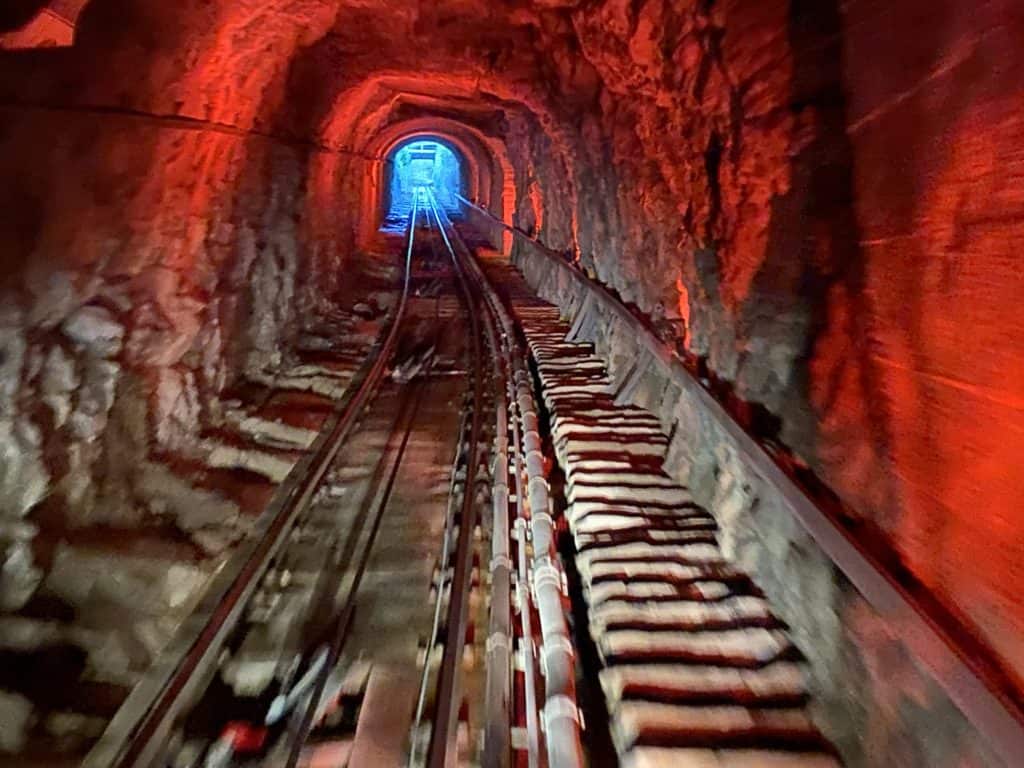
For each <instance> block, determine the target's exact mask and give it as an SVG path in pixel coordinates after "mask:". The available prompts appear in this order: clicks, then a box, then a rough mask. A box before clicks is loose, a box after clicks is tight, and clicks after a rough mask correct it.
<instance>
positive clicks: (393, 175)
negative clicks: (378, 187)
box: [382, 137, 465, 226]
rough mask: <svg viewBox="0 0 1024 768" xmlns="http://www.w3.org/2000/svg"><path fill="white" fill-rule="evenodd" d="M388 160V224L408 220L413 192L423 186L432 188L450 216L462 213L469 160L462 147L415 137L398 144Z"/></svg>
mask: <svg viewBox="0 0 1024 768" xmlns="http://www.w3.org/2000/svg"><path fill="white" fill-rule="evenodd" d="M385 163H386V165H387V167H388V169H389V174H390V178H389V179H388V180H387V182H386V184H385V188H384V192H385V194H384V196H383V200H382V205H383V208H384V209H385V210H386V211H387V213H386V214H385V216H384V221H385V226H388V224H389V223H390V225H391V226H395V225H396V224H398V223H404V221H405V220H406V219H407V218H408V216H409V211H410V209H411V208H412V197H413V194H414V193H415V192H416V190H417V189H418V188H422V187H426V188H429V189H431V191H432V192H433V193H434V195H435V196H436V197H437V200H438V203H439V204H440V205H441V206H442V207H443V208H444V210H445V211H446V212H447V213H448V215H449V216H458V215H459V211H460V209H461V206H460V203H459V198H460V197H461V195H462V189H463V186H462V183H463V182H462V177H463V167H464V164H465V160H463V159H460V158H459V155H458V150H452V149H451V148H450V147H449V146H448V145H447V144H445V142H444V141H443V140H440V139H437V138H433V137H421V138H414V139H409V140H407V141H405V142H403V143H402V144H401V145H399V146H397V147H395V149H393V150H392V152H391V154H390V156H389V157H388V159H387V160H386V161H385Z"/></svg>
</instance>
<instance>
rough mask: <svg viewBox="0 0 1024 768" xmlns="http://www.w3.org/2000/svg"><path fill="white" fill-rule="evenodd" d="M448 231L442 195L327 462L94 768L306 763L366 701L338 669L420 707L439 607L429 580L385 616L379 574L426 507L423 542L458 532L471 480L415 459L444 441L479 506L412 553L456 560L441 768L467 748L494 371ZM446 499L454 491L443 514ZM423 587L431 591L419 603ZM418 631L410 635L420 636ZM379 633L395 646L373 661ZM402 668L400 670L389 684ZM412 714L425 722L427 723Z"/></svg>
mask: <svg viewBox="0 0 1024 768" xmlns="http://www.w3.org/2000/svg"><path fill="white" fill-rule="evenodd" d="M441 222H442V216H441V214H440V212H439V211H438V210H437V209H436V207H435V204H434V203H433V201H432V200H431V199H430V198H429V196H427V195H426V194H419V195H417V196H416V204H415V206H414V209H413V210H412V212H411V213H410V216H409V221H408V226H407V232H406V238H405V275H404V278H403V288H402V293H401V297H400V299H399V301H398V305H397V308H396V310H395V312H394V313H393V315H392V317H391V321H390V325H389V327H388V328H387V331H386V332H385V333H384V334H383V336H382V338H381V340H380V341H379V343H378V344H377V345H375V346H374V348H373V349H372V351H371V354H370V356H369V357H368V359H367V360H366V361H365V362H364V363H363V365H362V367H361V368H360V370H359V373H358V374H357V375H356V377H355V379H354V380H353V382H352V384H351V385H350V387H349V390H348V392H347V393H346V396H345V398H344V400H343V401H342V403H341V405H340V407H339V409H338V412H337V413H336V414H335V416H334V417H332V418H331V419H330V421H329V422H328V424H327V425H326V427H325V428H324V430H323V431H322V432H321V433H320V436H319V437H318V439H317V441H316V443H315V444H314V446H313V451H312V455H311V457H309V458H308V459H306V460H304V461H302V462H300V464H299V465H297V466H296V468H295V470H294V471H293V472H292V475H291V476H290V477H289V478H287V479H286V481H285V482H284V484H283V485H282V489H281V491H280V492H279V493H278V494H277V496H276V497H275V500H274V502H273V503H272V505H271V508H270V509H269V510H268V511H267V512H266V513H265V514H264V516H263V517H262V518H261V520H260V524H259V526H258V529H257V535H255V536H253V537H252V538H250V539H249V540H248V541H247V542H246V543H245V544H243V546H242V547H241V548H240V551H239V552H238V553H237V554H236V555H235V557H234V558H233V559H232V561H231V562H230V563H229V564H228V565H227V566H226V567H225V568H224V569H223V570H222V571H221V573H220V574H219V575H218V577H217V580H216V581H215V582H214V583H213V584H212V586H211V588H210V590H209V592H208V593H207V595H206V596H205V598H204V599H203V601H202V602H201V604H200V606H199V609H198V610H197V612H196V614H195V615H194V617H193V618H192V619H190V620H189V621H187V622H186V623H185V624H184V625H183V626H182V628H181V630H180V631H179V634H178V636H177V637H176V638H175V640H174V641H172V643H171V645H170V647H169V648H168V649H167V650H166V651H165V653H164V654H163V656H162V657H161V658H160V659H159V660H158V662H157V664H156V665H155V666H154V667H153V669H151V670H150V673H149V674H148V675H147V676H146V678H145V679H144V680H143V681H142V683H141V684H140V685H139V686H137V687H136V689H135V690H134V691H133V693H132V695H131V696H130V697H129V699H128V700H127V702H126V703H125V705H124V706H123V707H122V708H121V710H120V711H119V712H118V714H117V715H116V716H115V717H114V719H113V720H112V721H111V724H110V726H109V727H108V729H107V731H106V732H105V733H104V735H103V737H102V738H101V739H100V741H99V742H98V743H97V744H96V746H95V747H94V748H93V750H92V751H91V752H90V754H89V755H88V757H87V758H86V761H85V762H84V765H85V766H90V767H94V768H99V767H100V766H103V768H108V767H109V766H124V767H126V768H127V766H150V765H189V766H192V765H194V766H211V767H212V766H215V765H216V766H229V765H243V764H244V765H256V764H266V765H275V766H276V765H287V766H295V765H304V764H307V763H308V760H309V750H308V749H306V744H307V741H309V739H310V734H311V732H313V731H314V729H316V727H317V726H318V725H322V721H323V719H324V717H325V709H326V708H328V707H329V706H333V705H336V704H337V702H338V701H339V699H344V698H345V696H346V695H348V693H349V692H348V691H347V689H346V686H351V685H353V680H352V679H345V677H344V675H342V674H341V671H340V670H347V671H348V673H349V678H354V679H355V680H356V683H355V684H356V685H357V687H358V691H357V692H358V693H359V695H360V697H361V698H360V701H361V700H362V697H370V696H371V693H372V690H373V689H374V685H375V680H374V678H373V676H372V675H363V676H362V680H361V681H360V679H359V678H360V674H359V673H358V670H359V669H364V668H365V667H366V664H365V663H363V662H364V658H368V657H374V659H375V660H376V661H377V662H379V663H378V668H379V669H381V670H385V671H383V672H382V673H381V675H379V676H378V677H380V678H381V679H382V680H389V681H390V682H389V684H388V685H383V686H382V685H377V688H384V689H387V688H389V687H393V685H395V684H397V685H398V687H399V688H400V689H401V690H404V691H405V692H406V699H407V700H408V701H409V702H410V705H411V702H412V701H413V700H414V699H415V696H414V695H411V694H415V692H416V686H415V685H412V684H411V683H413V682H414V681H412V680H410V679H405V678H403V679H401V680H397V683H396V680H395V678H394V676H393V675H392V677H391V678H389V677H388V675H389V674H390V672H389V671H388V670H390V671H394V670H395V669H397V668H398V667H400V666H402V664H399V663H398V662H399V661H401V662H407V663H408V666H409V668H411V669H415V666H416V663H417V659H416V654H417V651H418V650H420V652H421V653H422V650H421V649H418V648H417V642H418V641H422V639H423V636H426V634H427V632H430V633H431V637H430V638H429V639H428V641H427V643H426V645H427V653H426V656H427V667H428V668H429V660H430V653H429V650H430V647H431V646H432V645H433V642H434V639H435V638H434V637H433V635H434V634H435V633H437V632H438V628H437V627H434V628H433V629H431V628H430V626H429V622H428V623H427V626H426V627H424V626H421V625H422V622H420V624H417V621H416V619H417V618H422V616H420V614H421V613H422V611H421V610H420V611H419V612H417V611H418V609H421V608H422V606H423V605H425V604H428V601H427V599H426V597H427V591H428V589H429V587H430V585H431V574H430V568H429V567H427V568H426V569H424V568H423V567H422V566H421V567H419V568H418V569H413V570H416V572H415V573H412V572H410V573H408V574H404V575H403V574H402V573H400V572H399V573H398V576H397V577H395V578H399V580H400V579H401V578H402V577H403V576H404V577H405V578H407V580H408V581H410V583H411V582H417V580H418V583H417V584H414V585H412V586H411V587H410V589H409V590H408V591H409V593H410V595H412V596H411V598H410V600H409V601H408V603H409V605H395V604H393V605H387V603H388V602H389V596H388V595H387V594H383V593H382V590H381V588H380V587H381V584H379V583H377V582H380V581H381V579H382V578H384V576H387V577H389V578H390V577H393V576H395V574H394V573H388V574H382V573H380V571H382V569H383V570H386V569H388V568H398V567H399V566H398V564H396V563H395V562H394V556H393V555H392V554H390V552H391V550H393V549H395V547H396V544H395V542H396V541H399V540H401V538H402V531H401V530H400V529H401V528H402V527H404V526H405V525H407V524H413V525H415V523H416V519H415V518H416V514H417V513H416V512H415V510H417V509H418V506H417V504H419V505H420V506H423V507H424V508H426V507H429V506H430V504H428V503H427V501H432V502H433V507H434V508H440V509H441V510H442V513H441V514H440V515H434V516H433V517H431V516H430V515H428V514H426V513H424V514H423V515H422V520H420V522H421V523H422V524H423V525H425V526H428V527H429V526H434V527H437V526H436V525H435V523H436V522H437V521H438V520H441V521H442V522H444V520H445V517H446V515H445V514H444V511H443V510H445V508H447V507H448V506H449V500H448V490H449V489H448V484H447V480H446V478H447V476H448V475H449V474H451V475H454V474H455V472H456V469H455V468H453V467H450V466H447V459H448V457H449V456H450V452H449V454H448V455H446V456H445V460H444V462H443V465H442V463H439V462H438V460H437V457H434V456H432V455H431V456H430V457H429V458H430V462H426V463H425V462H424V461H421V460H420V459H418V458H416V456H417V452H418V454H420V455H422V454H430V453H431V446H436V445H437V444H439V443H443V442H444V440H439V439H438V434H439V432H438V430H440V431H441V432H444V433H445V434H448V435H450V436H449V437H448V438H447V441H448V442H449V443H451V444H452V445H451V447H453V446H454V445H456V444H459V445H461V450H460V451H459V452H458V456H457V458H458V461H459V463H460V466H461V469H459V473H460V475H459V482H458V483H457V484H453V486H454V485H457V488H456V490H459V489H469V491H468V492H462V493H461V494H460V495H459V499H460V501H459V505H458V508H457V509H454V510H452V512H451V514H449V515H447V518H448V519H447V525H444V526H442V528H441V530H437V531H435V533H436V537H432V538H430V539H429V545H428V547H429V549H430V551H429V552H427V551H424V550H423V546H424V545H423V539H422V537H419V536H412V537H410V540H409V541H406V542H405V546H406V548H407V549H408V550H415V552H414V554H415V556H416V557H417V558H418V561H417V562H420V563H427V564H428V566H429V564H430V563H431V561H432V560H433V559H434V558H435V557H436V554H437V552H440V551H442V550H446V551H445V556H446V557H448V556H450V559H451V571H452V576H451V578H450V579H446V578H443V577H442V579H441V582H442V583H441V584H440V588H437V587H435V589H436V590H437V592H438V594H439V599H440V601H441V603H442V604H444V605H445V606H446V613H447V618H446V621H444V622H443V627H444V635H445V637H446V638H447V641H446V642H445V643H444V652H443V654H444V659H443V661H442V664H441V666H440V671H439V673H438V674H437V675H436V676H432V677H431V682H432V683H433V685H432V686H431V693H432V694H433V695H431V696H430V697H429V700H430V701H429V702H428V703H430V704H432V703H433V701H437V702H449V701H450V700H451V701H453V702H455V703H453V704H451V705H450V706H448V707H445V706H438V707H436V710H437V711H436V712H433V711H430V721H431V723H432V729H431V730H432V734H433V735H432V737H431V741H430V744H431V747H430V752H431V754H432V755H435V756H436V755H440V756H441V757H440V758H438V757H433V758H431V759H434V760H436V759H442V760H443V755H444V753H445V752H446V751H447V750H449V749H452V748H453V747H454V734H455V732H456V730H457V726H458V704H457V695H456V689H457V687H458V677H459V674H458V673H459V665H458V660H459V659H460V657H461V653H462V644H463V642H464V638H465V627H466V624H467V622H468V616H467V611H468V595H469V591H470V588H471V574H472V564H473V560H472V558H473V545H474V540H473V534H474V529H475V521H474V515H475V513H476V505H475V504H474V500H475V496H474V494H473V493H472V489H473V488H474V476H475V474H476V472H477V469H478V465H479V457H480V448H479V445H480V442H481V438H482V433H483V415H482V414H483V411H484V410H485V402H484V397H485V390H486V381H485V378H484V375H483V373H482V372H483V371H486V370H487V368H488V366H487V365H486V364H485V363H484V361H483V360H482V357H481V356H482V355H483V354H484V349H483V346H482V345H483V342H482V339H481V336H480V332H481V331H480V325H479V319H478V318H477V317H476V311H477V310H476V300H475V298H474V295H473V294H472V293H471V292H470V289H469V286H468V285H467V284H466V281H465V278H464V276H463V275H462V274H461V271H460V269H461V268H460V267H459V266H458V265H457V264H456V263H455V262H452V261H446V263H444V264H442V263H441V261H440V260H441V259H445V260H448V259H449V258H450V254H449V253H446V252H444V251H442V250H441V249H440V247H439V243H438V236H439V235H441V238H442V239H443V230H442V228H441V227H440V226H439V225H440V224H441ZM414 283H415V284H416V290H415V291H413V290H412V289H413V286H414ZM421 294H423V295H421ZM412 310H415V311H412ZM453 323H458V324H464V325H465V326H466V328H467V333H465V334H454V335H453V334H447V333H445V332H446V331H447V330H449V329H450V328H451V327H452V324H453ZM389 371H392V373H393V375H392V376H390V377H389V376H388V372H389ZM465 371H469V372H470V381H469V392H468V396H467V397H466V408H467V414H468V415H467V417H466V419H465V429H464V434H463V433H460V431H459V430H458V429H457V427H458V424H457V423H455V422H452V423H447V421H451V419H452V418H454V417H452V416H451V413H452V412H453V409H452V408H451V407H450V403H451V402H452V401H454V402H456V403H458V401H459V400H460V399H461V398H462V396H463V391H464V390H465V382H464V381H463V378H464V372H465ZM453 374H454V375H453ZM430 402H437V403H440V404H441V405H442V406H443V407H441V408H438V409H435V411H436V412H435V413H430V412H429V411H430V407H429V405H426V406H425V403H430ZM486 405H488V406H489V403H486ZM425 411H427V413H426V414H425V413H424V412H425ZM454 412H455V413H457V409H456V410H455V411H454ZM424 425H426V426H424ZM428 427H429V428H428ZM431 429H433V431H431ZM438 469H442V470H443V472H441V473H440V474H439V476H438V477H434V478H433V487H424V483H423V482H422V481H423V476H424V475H426V470H429V471H430V472H434V473H435V474H437V473H436V470H438ZM417 474H419V475H420V477H417V476H416V475H417ZM418 482H419V487H417V483H418ZM428 485H429V483H428ZM441 486H443V492H441V493H439V494H434V496H436V498H431V499H427V496H429V495H430V493H431V491H432V490H436V487H441ZM410 494H412V495H414V496H416V495H417V494H418V498H410ZM339 499H340V501H339ZM425 499H427V501H425ZM399 504H402V505H408V506H403V509H402V510H401V513H402V514H403V517H402V519H401V520H400V521H399V520H392V519H391V517H394V516H396V515H397V514H399V513H397V512H396V511H395V509H394V507H395V506H396V505H399ZM421 530H422V529H421ZM449 535H451V536H453V537H454V541H453V544H452V546H450V547H446V546H444V545H443V540H444V541H447V537H448V536H449ZM382 552H383V554H382ZM401 554H408V553H400V555H401ZM429 555H433V557H430V556H429ZM389 558H391V559H390V560H389ZM382 563H383V564H382ZM424 570H425V571H426V572H425V573H424V572H423V571H424ZM439 570H440V572H441V573H442V574H445V573H447V571H448V564H447V563H441V564H440V568H439ZM419 586H422V587H423V592H422V593H415V594H413V593H414V592H415V588H416V587H419ZM384 592H386V590H384ZM395 602H396V603H399V604H400V603H402V601H401V600H397V601H395ZM389 611H390V614H393V615H391V620H390V623H389V619H388V618H387V616H388V615H389ZM403 611H404V612H403ZM430 612H432V609H431V611H428V615H429V613H430ZM382 616H383V617H385V618H384V619H381V618H380V617H382ZM403 624H407V625H409V631H408V632H406V633H405V634H404V635H403V634H402V631H401V625H403ZM456 628H458V629H456ZM379 632H384V633H385V636H386V637H389V638H390V640H389V641H388V642H385V643H383V644H381V643H376V644H375V643H374V634H375V633H379ZM417 633H419V634H417ZM400 635H401V639H399V636H400ZM374 645H377V646H378V647H376V648H374V647H373V646H374ZM381 645H383V646H386V648H384V649H383V650H382V649H381V647H379V646H381ZM374 651H376V655H374ZM389 654H390V656H389ZM392 657H394V658H392ZM389 662H396V663H395V664H393V665H392V666H390V667H389V666H388V663H389ZM353 670H357V671H356V672H353ZM398 677H400V678H402V677H403V676H402V675H401V674H400V675H398ZM407 677H408V676H406V678H407ZM367 678H369V679H367ZM435 678H436V679H435ZM435 689H436V690H435ZM399 698H401V697H399ZM409 714H410V718H411V714H412V713H411V706H410V713H409ZM403 727H405V726H403ZM350 741H353V742H354V743H350V744H348V748H351V749H354V750H358V748H359V744H358V741H359V740H358V738H356V739H354V740H351V739H350ZM402 741H404V739H399V742H402ZM335 746H336V747H337V746H338V745H335ZM338 748H342V747H338ZM352 759H353V760H358V759H359V758H358V756H355V755H354V756H353V758H352ZM352 764H353V765H355V764H358V762H353V763H352Z"/></svg>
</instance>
